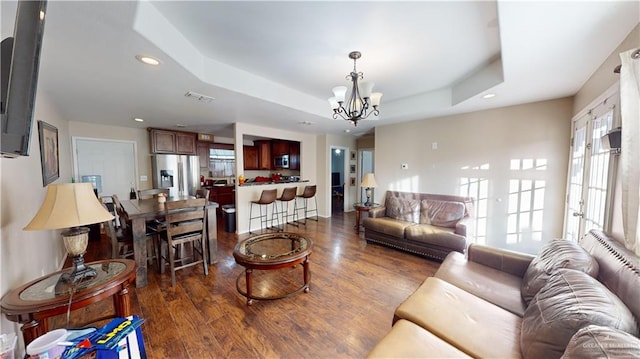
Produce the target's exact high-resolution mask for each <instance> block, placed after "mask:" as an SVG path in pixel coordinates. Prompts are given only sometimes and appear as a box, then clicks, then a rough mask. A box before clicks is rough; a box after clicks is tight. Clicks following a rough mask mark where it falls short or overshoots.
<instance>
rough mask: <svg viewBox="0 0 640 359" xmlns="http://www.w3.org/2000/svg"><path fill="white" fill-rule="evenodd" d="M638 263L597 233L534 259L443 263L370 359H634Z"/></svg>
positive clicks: (483, 250) (489, 253)
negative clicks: (398, 358)
mask: <svg viewBox="0 0 640 359" xmlns="http://www.w3.org/2000/svg"><path fill="white" fill-rule="evenodd" d="M639 317H640V259H639V258H638V257H637V256H636V255H634V254H633V253H632V252H630V251H628V250H627V249H626V248H624V246H622V245H621V244H620V243H618V242H616V241H615V240H612V239H610V238H609V237H607V235H606V234H605V233H603V232H600V231H595V230H592V231H590V232H589V233H588V234H587V235H586V236H585V237H584V238H583V239H582V240H581V241H580V243H579V244H578V243H574V242H571V241H567V240H564V239H554V240H552V241H550V242H548V243H547V244H546V245H545V247H544V249H543V250H542V252H541V253H540V254H539V255H537V256H535V257H534V256H530V255H527V254H522V253H516V252H510V251H506V250H500V249H496V248H490V247H486V246H480V245H470V246H469V250H468V255H467V256H466V257H465V256H464V255H462V254H460V253H458V252H452V253H450V254H449V255H448V256H447V258H446V259H445V260H444V262H443V263H442V265H441V266H440V268H439V269H438V271H437V272H436V274H435V276H434V277H430V278H427V279H426V280H425V281H424V282H423V283H422V284H421V285H420V286H419V287H418V289H417V290H416V291H415V292H414V293H413V294H412V295H410V296H409V297H408V298H407V299H406V300H405V301H404V302H403V303H402V304H400V305H399V306H398V307H397V308H396V310H395V313H394V317H393V325H392V328H391V331H390V332H389V333H388V334H387V335H386V336H385V337H384V338H383V339H382V340H381V341H380V342H378V343H377V345H376V346H375V347H374V348H373V349H372V350H371V352H370V353H369V355H368V357H369V358H391V357H403V358H406V357H434V358H446V357H452V358H459V357H483V358H561V357H562V358H613V357H625V358H626V357H634V358H636V357H640V338H638V335H639V329H638V321H637V319H638V318H639Z"/></svg>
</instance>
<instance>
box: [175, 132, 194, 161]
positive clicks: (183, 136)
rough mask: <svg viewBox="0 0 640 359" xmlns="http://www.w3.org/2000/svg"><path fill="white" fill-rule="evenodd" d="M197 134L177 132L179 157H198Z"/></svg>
mask: <svg viewBox="0 0 640 359" xmlns="http://www.w3.org/2000/svg"><path fill="white" fill-rule="evenodd" d="M196 136H197V135H196V134H195V133H188V132H176V153H178V154H179V155H197V154H198V150H197V146H196V138H197V137H196Z"/></svg>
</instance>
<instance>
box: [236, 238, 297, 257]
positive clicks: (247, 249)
mask: <svg viewBox="0 0 640 359" xmlns="http://www.w3.org/2000/svg"><path fill="white" fill-rule="evenodd" d="M308 246H309V241H308V240H307V239H306V238H304V237H302V236H300V235H298V234H294V233H268V234H262V235H258V236H255V237H252V238H249V239H246V240H244V241H242V242H240V243H238V245H237V247H236V253H238V254H240V255H242V256H245V257H247V258H250V259H252V260H258V261H259V260H265V261H268V260H275V259H281V258H287V257H291V256H294V255H296V254H298V253H301V252H303V251H305V250H307V248H308Z"/></svg>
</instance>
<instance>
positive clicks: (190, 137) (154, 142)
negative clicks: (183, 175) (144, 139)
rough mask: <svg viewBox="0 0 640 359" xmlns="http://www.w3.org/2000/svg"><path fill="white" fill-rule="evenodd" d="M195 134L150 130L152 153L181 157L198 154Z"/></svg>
mask: <svg viewBox="0 0 640 359" xmlns="http://www.w3.org/2000/svg"><path fill="white" fill-rule="evenodd" d="M196 136H197V135H196V134H195V133H191V132H178V131H168V130H161V129H157V128H150V129H149V137H150V139H151V152H152V153H169V154H179V155H195V154H197V153H198V152H197V146H196V138H197V137H196Z"/></svg>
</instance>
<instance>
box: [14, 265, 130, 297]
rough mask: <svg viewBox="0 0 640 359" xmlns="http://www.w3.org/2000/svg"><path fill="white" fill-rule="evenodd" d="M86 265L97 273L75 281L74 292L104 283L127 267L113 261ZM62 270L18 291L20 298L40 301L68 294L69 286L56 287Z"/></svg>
mask: <svg viewBox="0 0 640 359" xmlns="http://www.w3.org/2000/svg"><path fill="white" fill-rule="evenodd" d="M88 267H91V268H93V269H95V271H96V274H97V275H96V276H95V277H93V278H90V279H86V280H83V281H80V282H79V283H77V284H76V286H75V291H76V292H79V291H81V290H83V289H87V288H91V287H93V286H96V285H100V284H102V283H105V282H107V281H109V280H111V279H112V278H115V277H116V276H118V275H119V274H121V273H122V272H124V271H125V269H126V268H127V266H126V264H125V263H122V262H115V261H114V262H103V263H98V264H90V265H88ZM64 272H65V271H62V272H57V273H55V274H53V275H51V276H49V277H46V278H44V279H42V280H41V281H39V282H36V283H34V284H32V285H30V286H29V287H27V288H26V289H25V290H23V291H22V292H21V293H20V299H21V300H25V301H42V300H48V299H54V298H56V297H60V296H67V295H69V291H70V290H71V289H73V288H71V287H69V288H68V289H69V290H61V289H60V286H59V285H58V288H56V285H57V284H58V280H59V279H60V276H61V275H62V274H63V273H64Z"/></svg>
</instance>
